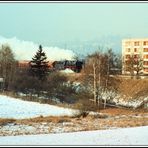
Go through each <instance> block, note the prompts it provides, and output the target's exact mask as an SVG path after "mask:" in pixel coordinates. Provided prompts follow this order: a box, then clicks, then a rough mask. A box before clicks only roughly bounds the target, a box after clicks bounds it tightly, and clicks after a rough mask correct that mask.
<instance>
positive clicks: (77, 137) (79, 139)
mask: <svg viewBox="0 0 148 148" xmlns="http://www.w3.org/2000/svg"><path fill="white" fill-rule="evenodd" d="M147 131H148V126H143V127H136V128H124V129H114V130H99V131H87V132H75V133H62V134H47V135H29V136H11V137H9V136H7V137H0V145H148V132H147Z"/></svg>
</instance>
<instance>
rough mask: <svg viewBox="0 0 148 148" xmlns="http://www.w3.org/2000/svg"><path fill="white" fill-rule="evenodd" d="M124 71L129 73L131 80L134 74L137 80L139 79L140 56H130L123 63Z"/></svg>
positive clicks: (141, 66)
mask: <svg viewBox="0 0 148 148" xmlns="http://www.w3.org/2000/svg"><path fill="white" fill-rule="evenodd" d="M125 67H126V71H129V72H130V74H131V78H133V76H134V73H135V72H136V77H137V79H138V78H139V75H140V71H141V70H142V69H143V60H142V58H141V56H140V55H130V56H129V57H128V59H127V61H126V63H125Z"/></svg>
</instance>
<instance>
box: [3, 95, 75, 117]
mask: <svg viewBox="0 0 148 148" xmlns="http://www.w3.org/2000/svg"><path fill="white" fill-rule="evenodd" d="M73 113H74V111H73V110H71V109H65V108H61V107H57V106H53V105H47V104H40V103H36V102H28V101H23V100H19V99H15V98H10V97H7V96H2V95H0V118H15V119H24V118H32V117H37V116H41V115H42V116H64V115H67V116H72V115H73Z"/></svg>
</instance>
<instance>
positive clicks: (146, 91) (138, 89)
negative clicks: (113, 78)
mask: <svg viewBox="0 0 148 148" xmlns="http://www.w3.org/2000/svg"><path fill="white" fill-rule="evenodd" d="M118 91H119V92H120V93H121V94H123V95H126V96H127V99H128V97H132V98H140V97H141V96H147V95H148V79H144V80H143V79H128V80H127V79H119V86H118Z"/></svg>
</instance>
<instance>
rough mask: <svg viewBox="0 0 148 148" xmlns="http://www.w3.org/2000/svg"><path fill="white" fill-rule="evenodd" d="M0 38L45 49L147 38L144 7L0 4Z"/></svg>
mask: <svg viewBox="0 0 148 148" xmlns="http://www.w3.org/2000/svg"><path fill="white" fill-rule="evenodd" d="M0 35H1V36H4V37H7V38H11V37H17V38H19V39H21V40H27V41H33V42H35V43H41V44H45V45H47V46H50V43H56V42H65V43H66V42H68V41H77V40H78V41H79V40H80V41H90V40H93V39H99V38H103V37H105V36H106V37H109V36H114V35H115V36H116V35H117V36H125V37H127V38H129V37H138V38H139V37H148V3H22V4H20V3H8V4H6V3H0Z"/></svg>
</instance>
